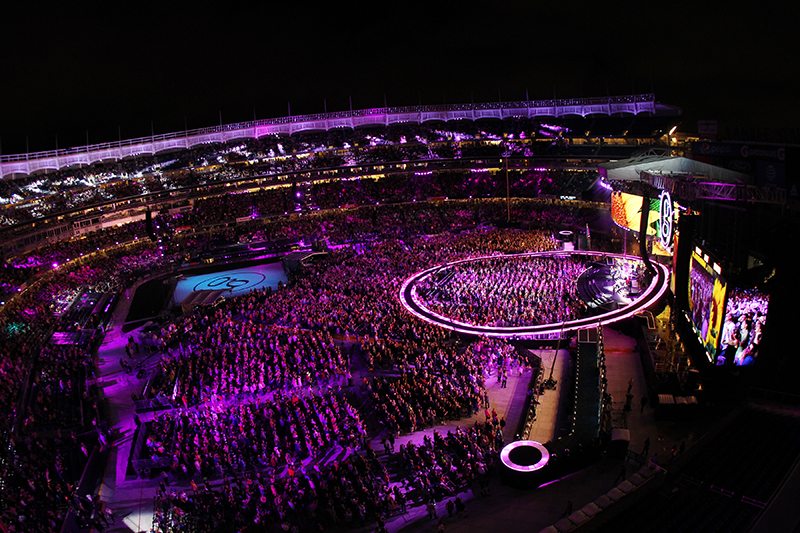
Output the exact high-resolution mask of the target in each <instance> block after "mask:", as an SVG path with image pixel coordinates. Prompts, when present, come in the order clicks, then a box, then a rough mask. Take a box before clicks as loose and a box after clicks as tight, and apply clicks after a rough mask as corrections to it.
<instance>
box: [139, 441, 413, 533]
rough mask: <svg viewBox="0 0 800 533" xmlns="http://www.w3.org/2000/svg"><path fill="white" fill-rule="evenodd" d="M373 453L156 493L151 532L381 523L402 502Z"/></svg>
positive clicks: (316, 528) (312, 528)
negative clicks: (214, 487) (215, 484)
mask: <svg viewBox="0 0 800 533" xmlns="http://www.w3.org/2000/svg"><path fill="white" fill-rule="evenodd" d="M403 498H404V497H403V495H402V493H401V492H399V491H397V490H392V488H390V485H389V476H388V473H387V472H386V469H385V468H384V466H383V465H382V464H381V462H380V461H379V460H378V459H377V457H376V456H375V455H374V454H372V455H370V454H367V455H364V456H362V455H358V454H351V455H349V456H348V457H347V458H346V459H345V460H343V461H334V462H331V463H329V464H316V465H314V466H313V467H305V466H298V467H296V468H295V467H292V468H290V469H289V470H288V472H287V474H286V475H284V476H278V475H275V474H268V473H255V474H252V473H248V474H242V475H238V476H237V477H234V478H231V479H229V478H227V477H226V478H225V479H224V481H223V484H222V486H221V487H219V489H218V490H212V489H211V488H210V487H209V485H208V484H205V485H203V486H202V487H200V488H198V489H197V490H193V491H192V493H191V494H190V493H188V491H187V492H181V493H178V492H177V491H175V490H174V489H173V490H172V491H171V492H159V493H157V495H156V498H155V516H154V519H153V524H154V530H155V531H162V532H166V531H197V532H200V533H204V532H208V533H210V532H214V531H231V530H236V531H265V530H266V531H269V530H270V529H272V528H277V529H278V530H282V531H292V532H296V533H299V532H302V531H323V530H326V529H334V528H354V527H358V526H364V525H366V524H367V523H369V522H374V521H376V520H378V521H380V520H381V519H382V517H385V516H388V515H390V514H392V513H393V512H395V510H396V509H401V508H402V507H403V506H404V505H405V500H404V499H403Z"/></svg>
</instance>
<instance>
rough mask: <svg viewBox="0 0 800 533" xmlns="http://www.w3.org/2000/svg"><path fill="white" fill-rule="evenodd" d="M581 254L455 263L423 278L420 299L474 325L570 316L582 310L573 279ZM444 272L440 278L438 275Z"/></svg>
mask: <svg viewBox="0 0 800 533" xmlns="http://www.w3.org/2000/svg"><path fill="white" fill-rule="evenodd" d="M586 263H587V260H586V259H584V258H567V257H559V256H554V257H512V258H492V259H483V260H481V261H471V262H466V263H458V264H455V265H452V266H450V267H448V268H447V269H446V270H445V271H444V272H440V273H439V276H438V279H433V278H430V277H429V278H427V279H426V280H425V282H424V283H423V284H421V285H420V287H419V292H420V293H422V297H421V299H420V301H421V303H422V304H423V305H424V306H425V307H427V308H428V309H430V310H432V311H434V312H435V313H437V314H439V315H442V316H445V317H447V318H453V319H455V320H457V321H458V322H461V323H465V324H470V325H478V326H502V327H509V326H532V325H539V324H553V323H557V322H565V321H569V320H574V319H576V318H579V317H580V316H581V313H582V312H583V311H585V310H586V303H585V302H584V301H583V300H582V299H581V298H580V297H579V296H578V294H577V281H578V277H579V276H580V274H581V273H582V272H583V271H584V270H585V269H586ZM442 278H443V279H442Z"/></svg>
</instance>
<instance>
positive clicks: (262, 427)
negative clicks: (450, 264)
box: [0, 196, 595, 532]
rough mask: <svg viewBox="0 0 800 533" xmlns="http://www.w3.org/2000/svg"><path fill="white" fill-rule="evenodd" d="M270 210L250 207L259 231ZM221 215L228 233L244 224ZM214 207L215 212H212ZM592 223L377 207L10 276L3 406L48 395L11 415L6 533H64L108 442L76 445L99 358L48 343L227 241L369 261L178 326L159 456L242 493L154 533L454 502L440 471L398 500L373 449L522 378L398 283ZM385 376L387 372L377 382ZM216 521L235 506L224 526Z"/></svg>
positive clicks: (165, 341)
mask: <svg viewBox="0 0 800 533" xmlns="http://www.w3.org/2000/svg"><path fill="white" fill-rule="evenodd" d="M275 198H278V196H274V197H273V198H272V199H269V200H265V201H269V202H273V201H276V202H277V201H278V200H275ZM245 199H246V196H243V197H242V198H241V201H243V202H244V201H246V200H245ZM239 200H240V198H238V197H237V198H236V201H237V202H238V201H239ZM258 201H260V200H257V199H256V200H255V203H254V200H253V199H250V200H249V202H250V204H249V209H251V211H250V212H251V213H252V212H253V211H252V210H253V209H254V208H255V209H256V210H258V209H259V205H260V204H258ZM226 205H228V206H229V208H230V209H233V211H230V213H231V214H234V215H238V214H245V213H247V209H242V208H241V207H240V206H232V205H230V204H226ZM275 205H277V204H275ZM201 207H202V206H201ZM208 207H209V210H208V211H206V209H205V208H202V209H203V211H206V212H213V209H211V205H209V206H208ZM226 209H227V208H226ZM594 209H595V207H594V206H593V205H591V204H583V203H580V202H566V203H559V202H554V201H552V200H539V201H536V200H533V201H529V200H515V201H514V202H513V203H512V213H513V216H515V217H517V218H519V219H522V220H525V221H527V222H528V224H529V225H530V226H531V227H536V228H547V229H541V230H535V231H521V230H497V229H473V230H472V231H470V232H467V233H464V234H459V233H451V232H450V231H449V230H452V229H453V228H458V227H463V226H473V228H474V224H475V222H476V221H481V220H491V219H497V218H501V217H502V216H504V214H505V203H504V202H500V201H493V200H486V201H475V200H472V201H469V200H468V201H464V202H448V203H446V204H443V205H435V204H429V203H426V202H419V203H412V204H404V205H388V206H383V205H382V206H373V207H367V208H358V209H334V210H330V211H318V212H313V213H310V214H307V215H304V216H300V217H293V218H279V219H266V220H254V221H251V222H243V223H241V224H239V225H237V226H236V227H227V228H213V229H210V230H209V231H207V232H191V233H188V234H182V235H178V236H176V237H175V238H174V239H173V241H172V242H171V243H169V245H162V243H158V242H152V241H150V240H149V239H146V238H139V239H136V240H134V241H133V242H130V241H127V242H126V241H124V239H123V241H122V242H123V244H120V245H117V244H116V243H117V242H120V241H117V240H115V239H116V238H117V236H123V235H124V236H128V237H129V236H130V232H128V233H126V232H125V231H127V230H125V231H122V230H109V231H108V232H104V234H103V235H101V234H89V235H88V236H87V237H81V238H78V239H73V240H69V241H65V242H58V243H53V244H48V245H45V246H43V247H40V248H39V249H37V250H35V251H33V252H31V253H30V254H27V255H21V256H17V257H14V258H13V259H11V261H10V265H11V266H9V267H8V268H5V269H3V271H2V272H0V277H2V280H3V282H4V283H6V284H7V285H9V286H10V287H22V283H23V282H25V285H24V289H25V290H23V291H21V292H19V293H18V294H17V295H16V296H15V297H14V298H13V299H12V300H11V301H9V302H7V303H6V304H5V306H4V307H3V308H2V311H1V312H0V335H2V340H3V342H2V343H0V355H2V357H0V384H2V387H0V400H2V401H3V402H5V404H6V405H8V406H17V405H20V402H21V401H22V397H21V393H22V385H23V384H24V382H25V377H24V376H26V375H28V374H27V372H28V369H29V368H31V367H30V365H33V367H32V368H33V374H30V375H32V376H34V377H35V385H34V386H33V387H32V388H31V393H30V395H28V397H27V398H26V401H25V403H24V405H22V406H21V409H22V410H21V411H19V410H18V409H16V408H12V409H9V411H8V413H7V415H6V416H4V417H2V422H1V423H2V427H1V428H0V438H2V439H3V442H4V445H3V448H2V451H0V454H2V456H3V461H4V463H3V464H5V465H8V466H7V469H6V471H5V472H6V476H5V483H4V485H3V488H2V493H3V499H4V501H7V502H9V505H8V506H7V507H5V508H3V510H2V515H1V516H0V520H2V522H3V524H5V525H8V526H9V531H16V532H21V531H52V530H53V529H54V526H53V524H56V527H55V528H56V529H57V526H58V524H60V522H61V520H63V516H64V513H66V511H67V510H68V509H70V508H73V509H75V508H76V505H78V504H76V503H75V502H76V500H75V497H74V496H75V495H74V492H73V491H74V488H75V483H76V481H77V479H78V478H79V477H80V475H81V472H82V470H83V467H84V466H85V464H86V462H87V461H88V457H89V455H91V450H92V447H94V446H102V445H103V443H104V439H102V438H100V437H101V436H102V435H100V434H98V433H96V432H95V433H91V432H89V433H88V435H95V436H94V437H89V438H86V437H85V435H86V434H84V436H83V437H80V436H74V435H77V434H74V433H73V432H72V431H73V429H72V428H73V427H78V426H81V424H83V426H82V427H84V428H86V427H89V428H93V427H94V426H93V425H94V423H95V422H96V420H95V421H93V419H92V418H89V419H86V418H84V416H83V415H85V414H86V413H94V412H95V411H96V410H93V409H92V408H91V407H92V404H93V402H94V401H95V400H94V392H93V390H92V388H90V387H87V386H86V383H85V380H88V379H90V378H91V377H92V374H93V373H94V371H95V369H94V365H93V363H92V354H91V353H90V352H88V351H87V349H85V348H79V349H75V350H72V351H69V352H68V354H69V355H60V354H58V353H56V352H57V351H56V350H55V349H52V348H51V349H47V350H45V349H43V348H42V347H43V346H47V339H48V335H49V333H51V332H53V331H56V330H60V329H62V328H63V327H65V324H63V323H62V322H63V320H62V318H63V317H64V316H65V315H66V311H67V310H68V309H69V308H70V304H71V302H72V301H74V300H75V299H76V298H77V297H78V296H80V295H81V294H83V293H84V292H86V291H89V290H91V291H96V292H105V291H124V290H125V288H127V287H129V286H130V285H131V283H133V282H134V281H135V280H137V279H140V278H142V277H143V276H146V275H152V274H153V273H154V272H159V271H165V270H164V269H169V268H170V266H171V265H173V264H174V263H176V262H177V263H180V262H181V261H182V260H183V257H184V256H185V254H186V253H187V250H193V249H204V248H206V247H211V246H213V243H214V242H217V241H218V240H219V239H221V238H222V239H228V240H231V239H233V240H234V241H240V242H251V241H256V240H274V239H280V238H296V239H298V240H300V239H303V240H305V241H306V242H309V241H311V240H317V239H325V240H327V242H329V243H331V244H338V243H345V244H347V243H349V242H352V241H356V242H358V243H359V244H358V245H355V244H354V245H352V246H349V247H345V248H341V249H339V250H338V251H335V252H332V253H331V254H330V255H329V257H328V259H327V260H326V261H325V262H324V263H322V264H319V265H312V266H309V267H308V268H307V269H306V271H305V272H304V273H302V274H301V275H299V276H298V277H296V279H293V282H292V283H291V284H290V285H289V286H288V287H286V288H284V289H281V290H279V291H269V290H267V291H254V292H252V293H250V294H248V295H246V296H242V297H239V298H234V299H229V300H227V301H226V302H225V303H224V304H223V305H222V306H220V307H218V308H216V309H213V310H200V311H198V312H196V313H193V314H189V315H187V316H185V317H181V318H180V319H178V320H176V321H175V322H173V323H170V324H167V325H165V326H164V329H163V331H162V332H161V333H160V334H158V335H157V338H156V339H155V340H154V343H153V345H154V346H156V347H157V348H159V350H160V353H161V355H162V359H161V362H160V363H159V364H158V370H159V373H160V375H161V378H162V379H161V380H160V381H159V380H155V381H154V383H156V386H155V387H154V389H153V390H152V391H151V394H152V395H154V396H169V397H171V398H172V399H173V400H174V404H175V405H177V406H178V407H179V408H180V409H179V410H177V411H175V412H174V414H168V415H162V416H160V417H158V418H157V419H156V421H155V422H154V423H153V425H152V427H150V428H149V432H148V434H147V437H148V439H147V446H145V449H146V453H147V454H149V456H150V457H164V458H169V462H170V465H171V466H170V467H169V471H170V472H171V473H173V474H174V475H175V476H176V477H177V478H182V479H191V480H192V481H193V482H194V480H195V479H198V477H203V476H205V477H210V478H212V479H218V478H219V477H220V476H222V477H224V476H227V477H229V478H230V479H231V480H232V481H231V482H230V483H226V484H225V485H224V487H223V488H222V489H221V490H220V491H217V490H211V489H210V488H209V485H208V484H204V485H203V488H200V489H198V491H196V492H194V493H193V494H191V495H190V496H189V495H186V494H182V495H178V494H172V493H168V492H167V491H164V492H162V493H161V495H160V496H159V498H158V500H157V502H158V512H157V520H156V525H157V527H158V528H161V530H163V531H166V530H168V529H169V528H170V527H178V526H177V525H176V524H181V523H188V522H192V523H193V524H195V525H197V524H214V523H218V524H222V523H225V524H230V523H238V522H243V523H250V524H252V523H255V522H256V521H263V522H269V523H274V524H278V525H281V526H283V525H284V524H285V525H286V526H287V527H288V528H289V529H291V528H299V530H307V529H306V528H308V527H317V525H321V526H322V527H326V528H327V527H333V528H335V527H340V526H342V525H345V524H354V525H357V524H360V523H362V522H374V521H376V520H379V519H381V517H386V516H388V515H390V514H392V513H394V512H400V509H402V508H405V507H406V506H407V505H410V504H413V505H417V504H423V503H425V502H426V500H429V499H430V498H432V497H434V496H436V497H442V495H443V494H444V493H443V492H441V491H440V490H435V491H431V487H432V486H435V483H434V478H433V477H431V476H435V475H438V472H436V471H434V472H432V473H429V474H427V476H426V479H427V482H421V481H419V480H418V481H417V482H416V485H415V486H416V487H418V488H419V487H424V488H425V491H423V494H422V495H419V494H417V492H414V496H413V497H412V495H411V494H409V490H412V489H411V487H410V486H405V487H402V488H399V487H397V486H396V485H394V486H392V485H391V484H389V483H388V481H387V480H386V474H385V470H384V469H383V467H382V466H380V463H378V462H377V461H376V460H375V458H374V452H373V451H371V448H370V447H369V438H368V436H369V435H374V432H375V431H378V432H383V433H385V434H386V435H397V434H401V433H411V432H414V431H418V430H420V429H423V428H428V427H432V426H435V425H436V424H438V423H440V422H441V421H444V420H457V419H459V418H461V417H464V416H469V415H471V414H473V413H475V412H476V411H478V410H480V409H481V408H483V407H484V406H485V405H486V403H487V397H486V392H485V384H486V379H488V375H489V372H493V371H494V370H490V369H493V368H495V365H497V366H496V368H497V372H498V380H499V379H500V376H502V375H503V373H504V372H508V368H509V361H510V359H509V358H508V357H507V356H503V357H500V358H497V357H496V356H494V355H490V354H489V352H492V353H494V352H502V351H503V350H504V349H503V348H501V347H499V346H496V347H494V348H493V349H491V350H489V352H486V351H480V350H479V351H476V350H475V349H473V348H472V347H471V346H472V345H471V346H462V345H461V344H460V343H459V341H458V340H457V339H455V338H453V337H451V335H449V334H448V333H447V332H446V331H443V330H441V329H439V328H437V327H434V326H431V325H429V324H427V323H424V322H421V321H419V320H416V319H413V318H409V316H408V315H407V314H406V312H405V311H404V309H403V308H402V307H401V306H400V304H399V302H398V301H397V298H396V297H395V296H396V293H397V291H398V290H399V284H400V283H401V282H402V280H403V279H405V278H406V277H407V276H408V275H410V274H412V273H414V272H417V271H419V270H421V269H422V268H424V267H426V266H429V265H430V264H432V263H443V262H447V261H452V260H457V259H462V258H469V257H478V256H481V255H486V254H491V253H496V252H503V253H515V252H521V251H529V250H540V249H543V248H544V247H546V246H549V244H545V243H549V238H548V235H549V229H552V228H555V227H558V226H559V225H562V224H566V223H570V224H574V225H576V226H578V227H580V226H581V225H583V224H585V221H586V218H585V217H587V216H589V217H591V216H594V215H593V213H594ZM170 216H171V215H170ZM224 216H228V215H224ZM214 220H217V219H214ZM158 222H159V223H161V222H163V223H168V224H169V225H170V226H171V227H172V226H174V227H177V225H179V224H183V223H184V222H185V220H183V219H182V218H181V216H177V218H175V217H173V219H169V218H168V217H167V216H164V217H159V219H158ZM137 224H138V223H137ZM98 248H100V249H98ZM348 335H350V336H355V335H358V341H356V342H354V343H352V344H349V345H348V346H343V345H342V343H341V342H339V341H334V339H333V337H334V336H337V337H339V336H348ZM354 357H355V358H357V359H358V360H359V361H363V362H364V366H365V368H366V369H367V370H366V374H365V375H363V376H353V375H351V369H352V367H353V358H354ZM500 359H502V360H503V363H502V365H498V360H500ZM95 364H96V363H95ZM377 369H387V370H389V369H390V370H391V373H390V374H382V375H375V374H374V373H373V372H375V371H377ZM354 378H355V379H354ZM351 385H352V386H351ZM340 390H344V391H350V392H347V393H346V394H345V393H343V392H340ZM87 405H88V406H89V409H86V407H87ZM356 405H357V406H358V408H357V409H356V407H354V406H356ZM498 434H502V430H501V428H500V427H499V426H497V425H493V424H491V423H490V424H488V425H486V426H485V427H483V426H482V427H481V428H480V430H475V431H472V430H471V431H466V432H464V433H463V434H459V435H458V437H457V440H458V442H459V443H460V444H459V446H462V447H463V448H464V449H466V450H468V452H466V453H462V452H460V451H459V452H457V453H456V452H454V453H455V454H456V455H455V456H452V457H450V456H449V457H450V459H448V462H447V464H448V465H449V466H448V468H449V469H450V470H449V471H448V472H447V473H445V474H446V477H447V479H448V480H449V481H448V482H444V483H443V485H442V486H443V487H455V486H456V485H459V484H461V483H462V482H463V481H465V480H466V481H469V480H475V479H477V477H476V476H481V475H484V474H487V473H488V472H489V471H490V464H491V462H492V459H493V453H494V451H495V450H496V447H497V445H498V442H502V438H500V439H499V440H498ZM448 442H449V441H448ZM454 446H455V445H449V448H448V449H452V448H453V447H454ZM339 449H342V450H346V451H344V452H342V453H344V454H345V457H344V458H342V459H341V460H340V461H339V462H338V463H337V464H333V463H325V462H319V461H318V460H319V458H320V457H322V456H325V455H326V453H328V452H331V451H332V450H339ZM476 452H480V453H476ZM419 453H422V452H419ZM442 453H444V452H442ZM448 453H449V452H448ZM422 455H423V456H424V455H425V454H422ZM423 462H424V461H423ZM287 472H292V473H291V474H287ZM259 476H260V477H259ZM259 480H260V481H259ZM429 492H430V493H429ZM40 502H43V503H40ZM209 502H217V503H219V504H220V505H219V507H218V508H216V509H215V510H209V509H208V508H207V507H206V505H207V504H208V503H209ZM78 507H80V505H78ZM206 519H209V520H210V522H208V521H206ZM187 521H188V522H187ZM198 527H200V526H198ZM202 527H206V526H202ZM202 527H200V529H198V530H201V531H202V530H203V529H202ZM207 527H208V530H214V527H212V526H207Z"/></svg>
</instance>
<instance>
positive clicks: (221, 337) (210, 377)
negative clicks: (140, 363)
mask: <svg viewBox="0 0 800 533" xmlns="http://www.w3.org/2000/svg"><path fill="white" fill-rule="evenodd" d="M269 292H270V291H253V292H251V293H250V294H248V295H247V296H243V297H242V298H237V299H232V300H228V302H231V303H227V302H226V303H225V305H224V306H223V307H221V308H218V309H217V310H216V311H215V313H214V314H213V315H212V316H208V315H206V316H204V317H202V319H201V317H198V316H193V317H191V318H190V319H189V322H190V324H188V325H187V324H186V323H183V324H182V325H181V326H182V330H183V331H185V330H186V328H187V327H188V328H190V331H188V332H186V333H184V334H182V335H170V336H169V340H170V341H171V343H172V344H174V341H176V340H179V342H178V344H177V347H176V348H175V349H174V350H168V351H167V352H166V353H165V355H164V356H163V357H162V359H161V362H160V363H159V370H160V372H162V373H163V374H164V375H165V376H167V379H166V380H164V381H163V384H164V385H163V388H161V389H153V390H151V391H150V393H151V395H154V396H155V395H162V394H170V395H171V394H173V390H174V391H175V392H174V394H175V396H176V398H175V399H176V400H179V401H183V402H184V403H185V404H187V405H195V404H196V403H198V402H200V401H202V400H206V399H208V398H213V397H219V396H225V397H228V396H237V395H239V394H247V395H251V394H253V395H255V394H266V393H267V392H268V391H274V390H285V391H288V390H291V389H301V388H303V387H307V386H312V385H313V386H318V387H323V386H327V385H330V386H336V385H339V384H341V382H342V380H344V379H345V376H346V374H347V371H348V370H347V368H348V365H347V357H346V356H345V354H344V353H343V352H342V349H341V347H340V346H337V345H335V344H334V342H333V339H332V338H331V335H330V333H329V332H327V331H315V330H300V329H286V328H279V327H275V326H272V325H267V324H263V323H261V320H260V319H259V320H256V321H254V320H248V321H243V320H239V319H236V318H234V315H233V311H234V310H237V311H238V309H241V308H243V309H245V310H250V311H253V312H258V311H260V310H263V309H264V308H265V307H266V306H267V305H268V304H267V303H266V296H267V295H268V294H269ZM237 315H238V313H237ZM166 389H169V390H166Z"/></svg>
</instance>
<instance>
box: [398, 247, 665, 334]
mask: <svg viewBox="0 0 800 533" xmlns="http://www.w3.org/2000/svg"><path fill="white" fill-rule="evenodd" d="M570 255H587V256H591V257H593V258H605V257H616V258H620V259H627V260H639V261H641V259H638V258H636V257H632V256H627V255H623V254H612V253H608V252H587V251H581V250H575V251H554V252H529V253H525V254H512V255H488V256H483V257H473V258H470V259H461V260H459V261H452V262H450V263H445V264H443V265H437V266H434V267H431V268H428V269H426V270H423V271H421V272H417V273H416V274H414V275H413V276H411V277H410V278H408V279H407V280H405V281H404V282H403V284H402V286H401V287H400V302H401V303H402V304H403V306H404V307H405V308H406V310H407V311H408V312H409V313H411V314H413V315H414V316H416V317H418V318H420V319H422V320H424V321H426V322H429V323H431V324H436V325H438V326H441V327H443V328H445V329H449V330H452V331H456V332H459V333H467V334H470V335H483V336H486V337H504V338H510V337H514V338H520V339H521V338H537V337H538V338H546V336H548V335H554V334H560V333H566V332H571V331H577V330H580V329H586V328H590V327H595V326H597V325H598V324H611V323H614V322H619V321H620V320H624V319H626V318H630V317H632V316H633V315H635V314H636V313H638V312H640V311H641V310H642V309H646V308H647V307H649V306H650V305H652V304H654V303H655V302H656V301H658V300H659V299H660V298H661V297H662V296H663V295H664V292H666V290H667V284H668V282H669V270H667V267H665V266H664V265H662V264H660V263H651V264H652V265H653V267H654V268H655V270H656V275H655V276H653V279H652V281H651V282H650V284H649V285H648V286H647V288H646V289H645V290H644V291H642V293H641V295H640V296H639V297H638V298H637V299H636V300H634V301H633V302H632V303H631V304H630V305H627V306H625V307H622V308H620V309H616V310H613V311H608V312H605V313H602V314H599V315H594V316H590V317H586V318H579V319H575V320H569V321H566V322H557V323H552V324H540V325H536V326H514V327H499V326H497V327H496V326H477V325H474V324H467V323H464V322H459V321H457V320H454V319H452V318H449V317H446V316H443V315H440V314H438V313H435V312H433V311H431V310H430V309H428V308H427V307H425V306H424V305H423V304H422V302H421V301H420V299H419V298H418V296H417V293H416V284H417V282H419V281H421V280H422V279H424V278H426V277H427V276H429V275H431V274H432V273H434V272H436V271H437V270H440V269H442V268H446V267H448V266H450V265H455V264H459V263H466V262H470V261H480V260H483V259H498V258H503V257H524V256H536V257H556V256H570Z"/></svg>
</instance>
